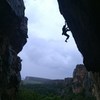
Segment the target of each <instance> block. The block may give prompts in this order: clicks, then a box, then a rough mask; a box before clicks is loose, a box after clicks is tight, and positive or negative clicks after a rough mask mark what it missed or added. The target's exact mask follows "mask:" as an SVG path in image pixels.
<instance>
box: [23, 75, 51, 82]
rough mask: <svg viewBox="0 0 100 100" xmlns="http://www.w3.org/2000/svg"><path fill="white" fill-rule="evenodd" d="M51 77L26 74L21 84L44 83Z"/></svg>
mask: <svg viewBox="0 0 100 100" xmlns="http://www.w3.org/2000/svg"><path fill="white" fill-rule="evenodd" d="M51 81H52V80H51V79H46V78H39V77H31V76H27V77H26V78H25V79H24V80H23V84H44V83H49V82H51Z"/></svg>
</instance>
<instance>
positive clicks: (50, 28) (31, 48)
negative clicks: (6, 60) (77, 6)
mask: <svg viewBox="0 0 100 100" xmlns="http://www.w3.org/2000/svg"><path fill="white" fill-rule="evenodd" d="M25 5H26V16H27V17H28V19H29V21H28V36H29V38H28V42H27V44H26V45H25V46H24V48H23V50H22V52H21V53H20V54H19V56H20V57H21V58H22V59H23V61H22V66H23V67H22V71H21V74H22V77H25V76H38V77H46V78H65V77H68V76H72V72H73V69H74V68H75V66H76V64H79V63H82V56H81V54H80V53H79V51H78V50H77V47H76V44H75V42H74V39H73V37H72V35H71V32H68V34H70V38H69V40H68V43H65V42H64V41H65V38H66V37H64V36H62V35H61V33H62V29H61V28H62V26H63V24H64V19H63V17H62V16H61V15H60V13H59V9H58V5H57V1H56V0H26V4H25Z"/></svg>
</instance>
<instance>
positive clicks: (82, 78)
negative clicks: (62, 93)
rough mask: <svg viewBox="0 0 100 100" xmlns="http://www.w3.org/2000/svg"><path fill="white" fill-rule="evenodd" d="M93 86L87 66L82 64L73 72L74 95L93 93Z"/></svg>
mask: <svg viewBox="0 0 100 100" xmlns="http://www.w3.org/2000/svg"><path fill="white" fill-rule="evenodd" d="M93 85H94V84H93V80H92V79H91V77H89V73H88V71H87V70H86V68H85V66H84V65H82V64H79V65H77V66H76V68H75V69H74V72H73V85H72V90H73V93H81V92H82V91H83V90H84V91H85V92H87V93H88V94H89V93H92V89H93V88H94V87H93Z"/></svg>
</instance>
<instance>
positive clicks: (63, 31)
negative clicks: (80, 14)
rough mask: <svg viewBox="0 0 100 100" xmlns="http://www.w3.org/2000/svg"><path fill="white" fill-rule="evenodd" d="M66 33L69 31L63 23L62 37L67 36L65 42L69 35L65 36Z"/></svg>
mask: <svg viewBox="0 0 100 100" xmlns="http://www.w3.org/2000/svg"><path fill="white" fill-rule="evenodd" d="M68 31H70V30H69V28H68V27H67V28H66V22H65V25H64V26H63V28H62V35H65V36H67V38H66V40H65V42H67V40H68V39H69V35H68V34H67V32H68Z"/></svg>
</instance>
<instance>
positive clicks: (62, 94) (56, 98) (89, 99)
mask: <svg viewBox="0 0 100 100" xmlns="http://www.w3.org/2000/svg"><path fill="white" fill-rule="evenodd" d="M17 100H96V99H95V97H93V96H91V95H86V94H85V92H84V91H82V92H81V93H79V94H74V93H73V92H72V90H71V88H70V87H69V88H68V87H67V88H65V87H64V86H63V85H61V84H60V85H58V84H34V85H29V84H27V85H21V87H20V90H19V93H18V95H17Z"/></svg>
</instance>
